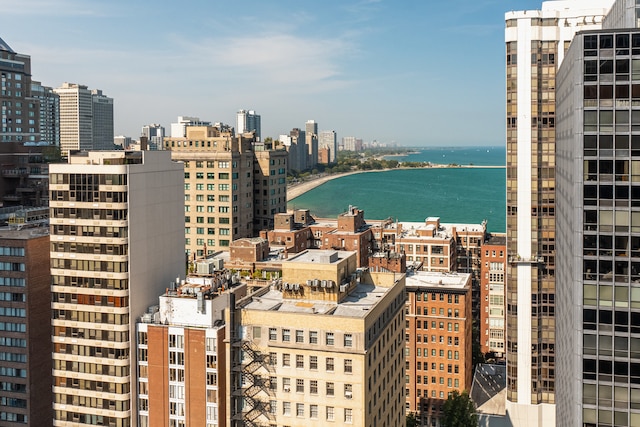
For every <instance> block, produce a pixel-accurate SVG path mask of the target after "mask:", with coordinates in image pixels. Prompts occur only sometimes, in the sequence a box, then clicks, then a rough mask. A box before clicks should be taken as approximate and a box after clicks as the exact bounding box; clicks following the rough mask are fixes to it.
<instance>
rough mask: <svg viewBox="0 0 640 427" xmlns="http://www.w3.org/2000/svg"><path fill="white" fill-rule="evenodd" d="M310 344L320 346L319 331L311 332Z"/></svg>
mask: <svg viewBox="0 0 640 427" xmlns="http://www.w3.org/2000/svg"><path fill="white" fill-rule="evenodd" d="M309 344H318V331H309Z"/></svg>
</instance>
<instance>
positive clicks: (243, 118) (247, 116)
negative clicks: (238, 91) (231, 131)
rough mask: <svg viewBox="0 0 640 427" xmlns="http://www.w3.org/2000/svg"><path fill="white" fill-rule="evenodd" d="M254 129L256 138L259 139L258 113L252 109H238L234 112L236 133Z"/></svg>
mask: <svg viewBox="0 0 640 427" xmlns="http://www.w3.org/2000/svg"><path fill="white" fill-rule="evenodd" d="M251 131H255V133H256V140H257V141H261V133H260V115H259V114H256V112H255V111H253V110H239V111H238V113H237V114H236V133H237V134H243V133H245V132H251Z"/></svg>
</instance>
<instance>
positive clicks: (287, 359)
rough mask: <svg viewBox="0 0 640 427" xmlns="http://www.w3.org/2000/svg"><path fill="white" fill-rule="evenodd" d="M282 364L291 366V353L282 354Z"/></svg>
mask: <svg viewBox="0 0 640 427" xmlns="http://www.w3.org/2000/svg"><path fill="white" fill-rule="evenodd" d="M282 366H291V355H290V354H288V353H284V354H283V355H282Z"/></svg>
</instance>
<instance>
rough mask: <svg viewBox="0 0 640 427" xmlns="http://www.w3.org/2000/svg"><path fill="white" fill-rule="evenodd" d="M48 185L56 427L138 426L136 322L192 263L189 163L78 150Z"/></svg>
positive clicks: (158, 155)
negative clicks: (187, 254) (187, 238)
mask: <svg viewBox="0 0 640 427" xmlns="http://www.w3.org/2000/svg"><path fill="white" fill-rule="evenodd" d="M49 189H50V199H51V202H50V214H51V219H50V221H51V260H52V261H51V276H52V278H51V279H52V280H51V283H52V284H51V292H52V295H53V297H52V304H51V307H52V316H53V320H52V326H53V346H54V349H53V360H54V368H53V382H54V386H53V392H54V401H53V409H54V412H55V414H54V424H53V425H54V426H66V425H74V426H79V425H106V426H117V427H129V426H132V427H135V426H136V425H137V416H136V414H137V400H136V390H137V370H136V354H135V339H136V329H135V322H136V319H137V318H139V317H140V316H142V314H143V313H145V311H146V310H147V307H148V306H150V305H152V304H154V303H155V302H156V301H157V297H158V295H160V294H161V293H162V292H163V291H164V289H165V288H166V287H167V286H168V285H169V283H170V282H171V281H172V280H173V278H175V274H176V271H184V220H183V218H184V217H183V206H184V177H183V168H182V165H180V164H177V163H173V162H171V159H170V153H166V152H161V151H160V152H158V151H136V152H127V151H95V152H72V153H71V154H70V155H69V158H68V164H52V165H51V166H50V186H49Z"/></svg>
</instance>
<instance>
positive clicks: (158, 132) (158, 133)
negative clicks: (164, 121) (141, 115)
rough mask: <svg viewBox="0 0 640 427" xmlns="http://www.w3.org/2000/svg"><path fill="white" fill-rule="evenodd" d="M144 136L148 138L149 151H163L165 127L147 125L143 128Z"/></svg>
mask: <svg viewBox="0 0 640 427" xmlns="http://www.w3.org/2000/svg"><path fill="white" fill-rule="evenodd" d="M142 136H146V137H147V140H148V141H149V150H163V149H164V147H163V143H162V142H163V140H164V137H165V133H164V127H162V126H160V125H158V124H155V123H154V124H152V125H146V126H143V127H142Z"/></svg>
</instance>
